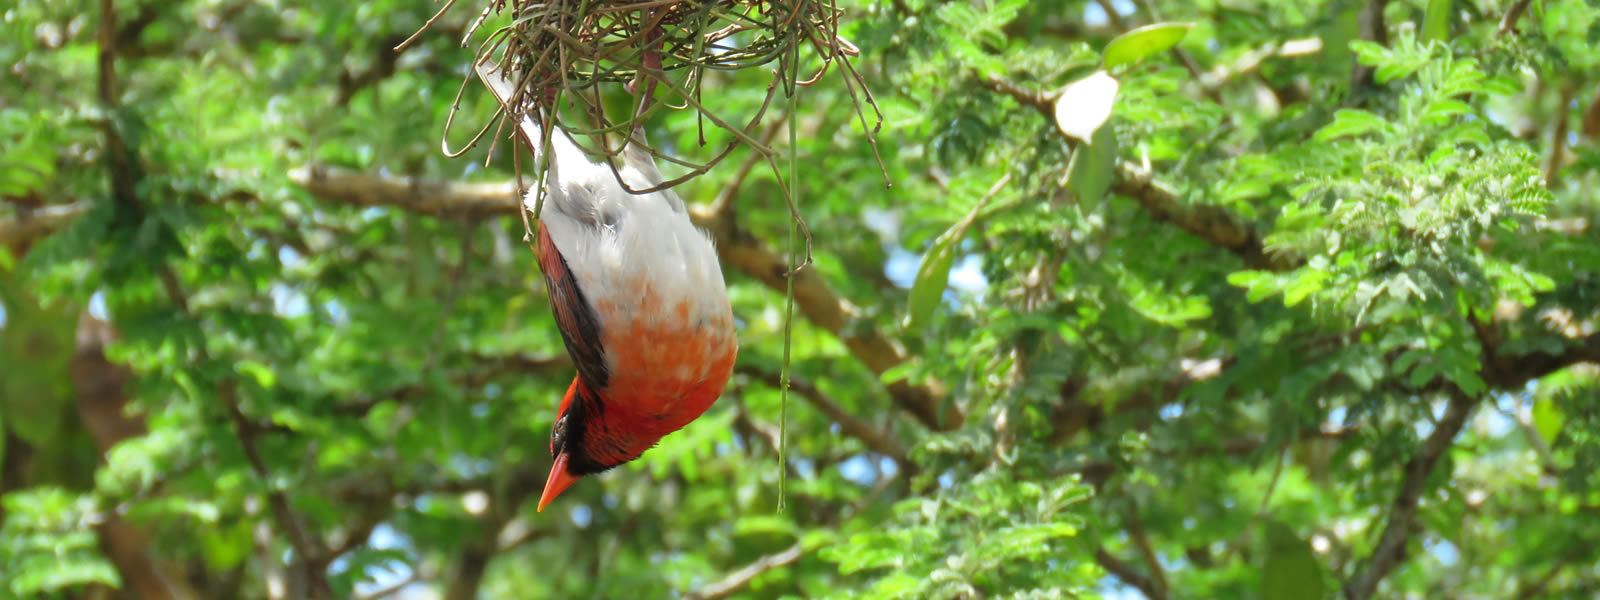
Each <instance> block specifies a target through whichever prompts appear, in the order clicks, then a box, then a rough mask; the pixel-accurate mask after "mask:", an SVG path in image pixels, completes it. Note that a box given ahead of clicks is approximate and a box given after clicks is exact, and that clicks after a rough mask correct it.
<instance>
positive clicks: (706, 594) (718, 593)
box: [684, 543, 802, 600]
mask: <svg viewBox="0 0 1600 600" xmlns="http://www.w3.org/2000/svg"><path fill="white" fill-rule="evenodd" d="M801 555H802V548H801V547H800V544H798V543H796V544H795V545H793V546H790V547H789V548H788V549H785V550H783V551H781V552H777V553H774V554H768V555H766V556H763V557H761V558H759V559H756V561H755V562H752V563H750V564H748V565H745V566H744V567H743V568H741V569H739V570H737V571H734V572H732V573H729V574H728V576H727V577H723V578H722V579H719V580H717V581H713V582H711V583H708V584H706V585H704V586H702V587H701V588H700V589H699V590H696V591H694V592H691V593H690V594H688V595H687V596H685V597H684V598H685V600H717V599H718V598H725V597H727V596H729V595H732V594H733V593H734V592H737V591H739V590H740V589H743V588H744V586H746V585H750V581H751V580H753V579H755V578H756V577H759V576H761V574H763V573H766V572H767V571H771V570H773V569H776V568H778V567H784V566H788V565H791V564H794V562H795V561H797V560H800V556H801Z"/></svg>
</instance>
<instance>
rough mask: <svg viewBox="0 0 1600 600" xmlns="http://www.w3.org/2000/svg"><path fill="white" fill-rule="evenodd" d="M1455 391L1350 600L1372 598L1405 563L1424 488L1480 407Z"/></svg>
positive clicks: (1408, 470)
mask: <svg viewBox="0 0 1600 600" xmlns="http://www.w3.org/2000/svg"><path fill="white" fill-rule="evenodd" d="M1453 391H1454V393H1453V394H1451V397H1450V401H1449V404H1448V405H1447V406H1446V408H1445V412H1444V418H1442V419H1440V420H1439V424H1438V425H1436V426H1435V427H1434V429H1433V433H1431V434H1428V438H1427V439H1426V440H1424V441H1423V442H1422V447H1420V448H1418V449H1417V453H1416V455H1415V456H1412V457H1411V460H1408V461H1406V465H1405V479H1404V480H1402V482H1401V484H1400V493H1399V494H1396V495H1395V499H1394V503H1393V505H1392V508H1391V510H1390V512H1389V520H1388V523H1387V524H1386V525H1385V526H1384V528H1383V535H1382V537H1380V538H1379V540H1378V546H1377V548H1375V549H1373V551H1372V556H1370V557H1368V558H1367V561H1366V564H1365V565H1362V566H1360V567H1358V568H1357V569H1356V572H1355V573H1354V574H1352V575H1351V576H1350V579H1349V581H1347V582H1346V583H1345V588H1344V596H1345V598H1347V599H1348V600H1367V599H1368V598H1371V597H1372V594H1373V593H1375V592H1376V591H1377V590H1378V582H1380V581H1382V580H1383V578H1384V577H1385V576H1387V575H1388V574H1389V572H1390V571H1392V570H1394V568H1395V566H1397V565H1399V564H1400V563H1401V562H1402V561H1404V560H1405V558H1406V542H1407V540H1408V539H1409V538H1410V537H1411V528H1412V526H1413V525H1414V524H1415V523H1416V520H1417V501H1418V500H1420V499H1421V498H1422V488H1423V486H1424V485H1426V484H1427V481H1428V476H1429V475H1430V474H1432V473H1433V467H1434V466H1435V465H1436V464H1438V462H1439V457H1441V456H1444V453H1445V452H1446V451H1448V450H1449V449H1450V445H1451V443H1453V442H1454V441H1455V438H1456V435H1457V434H1460V433H1461V429H1462V428H1463V427H1465V426H1466V424H1467V418H1468V417H1470V416H1472V409H1473V408H1474V407H1476V406H1477V405H1478V400H1477V398H1473V397H1469V396H1467V395H1466V394H1463V393H1461V392H1460V390H1453Z"/></svg>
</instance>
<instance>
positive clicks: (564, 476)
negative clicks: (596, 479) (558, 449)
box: [538, 452, 578, 512]
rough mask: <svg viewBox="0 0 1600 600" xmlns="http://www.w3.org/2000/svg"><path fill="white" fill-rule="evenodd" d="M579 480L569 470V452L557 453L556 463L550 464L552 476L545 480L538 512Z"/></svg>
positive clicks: (542, 510)
mask: <svg viewBox="0 0 1600 600" xmlns="http://www.w3.org/2000/svg"><path fill="white" fill-rule="evenodd" d="M577 480H578V478H577V477H573V476H572V474H571V473H568V472H567V453H565V452H562V453H561V454H558V455H556V463H555V464H553V465H550V476H549V477H547V478H545V480H544V493H543V494H540V495H539V511H538V512H544V506H545V505H546V504H549V503H550V501H551V500H555V499H556V496H560V495H561V492H562V491H565V490H566V489H567V486H570V485H572V483H573V482H575V481H577Z"/></svg>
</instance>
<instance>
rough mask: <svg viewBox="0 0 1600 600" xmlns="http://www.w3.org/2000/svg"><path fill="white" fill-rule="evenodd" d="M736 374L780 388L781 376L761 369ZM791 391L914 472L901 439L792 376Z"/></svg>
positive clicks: (747, 368) (741, 368) (745, 369)
mask: <svg viewBox="0 0 1600 600" xmlns="http://www.w3.org/2000/svg"><path fill="white" fill-rule="evenodd" d="M736 372H738V373H740V374H743V375H746V376H748V377H750V378H751V379H755V380H757V381H760V382H762V383H764V384H766V385H768V386H771V387H773V388H777V387H778V386H779V384H780V381H779V377H778V375H779V374H778V373H775V372H772V371H768V370H765V369H762V368H760V367H755V366H751V365H748V364H743V363H741V364H739V365H738V366H737V367H736ZM789 390H790V391H793V392H794V393H796V394H799V395H800V397H801V398H804V399H805V400H806V402H809V403H810V404H811V405H812V406H815V407H816V408H817V410H818V411H821V412H822V414H824V415H827V417H828V419H830V420H832V421H833V422H834V423H838V424H839V430H840V431H843V432H844V434H845V435H848V436H850V437H853V438H855V439H857V440H860V441H861V443H862V444H864V445H866V447H867V448H868V449H870V450H872V451H873V452H877V453H878V454H882V455H884V456H887V457H889V458H891V459H893V460H894V461H895V463H896V464H898V465H899V466H900V468H901V469H902V470H909V469H914V468H915V466H916V465H913V464H912V463H911V459H910V458H908V455H907V453H906V447H905V445H904V444H901V443H900V440H899V439H898V438H895V437H893V436H892V435H890V434H889V433H888V432H886V431H882V430H880V429H878V428H877V427H874V426H872V424H871V423H868V422H866V421H864V420H862V419H861V418H860V417H857V416H855V415H853V414H850V412H849V411H846V410H845V409H844V407H841V406H839V404H838V403H837V402H834V401H833V399H832V398H829V397H828V396H827V395H826V394H823V393H822V390H819V389H817V387H816V386H815V385H812V384H811V382H809V381H806V380H804V379H801V378H799V377H795V376H792V375H791V376H790V377H789Z"/></svg>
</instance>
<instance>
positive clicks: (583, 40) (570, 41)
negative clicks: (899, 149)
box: [397, 0, 888, 192]
mask: <svg viewBox="0 0 1600 600" xmlns="http://www.w3.org/2000/svg"><path fill="white" fill-rule="evenodd" d="M455 3H456V0H446V2H445V5H444V6H443V7H442V8H440V9H439V11H438V13H436V14H435V15H434V16H433V17H432V18H430V19H429V20H428V22H427V23H426V24H424V25H423V26H422V28H420V29H419V30H418V31H417V32H416V33H415V34H413V35H412V36H411V38H410V39H408V40H406V41H405V42H404V43H402V44H401V45H400V46H398V47H397V49H403V48H404V47H405V46H407V45H409V44H410V43H412V42H413V41H414V40H415V39H417V38H418V37H420V35H421V34H422V33H423V31H426V30H427V28H428V27H429V26H431V25H432V24H433V23H435V22H437V21H438V20H439V19H440V17H441V16H442V15H444V13H445V12H446V11H448V10H450V8H451V7H452V6H453V5H454V4H455ZM842 12H843V11H842V10H841V9H840V8H839V7H838V6H837V0H540V1H535V0H487V2H486V5H485V6H484V7H483V9H482V10H481V11H480V12H479V13H478V15H477V17H476V19H474V21H473V22H472V24H471V25H470V26H469V27H468V28H467V32H466V35H465V37H463V39H462V45H463V46H465V45H467V43H469V42H470V41H471V40H472V39H473V37H474V35H476V33H477V31H478V29H479V28H480V27H481V26H482V25H483V23H484V22H485V21H487V20H488V18H489V17H490V16H491V15H500V14H507V13H508V14H509V15H510V16H511V22H510V23H509V24H507V25H505V26H502V27H500V28H498V29H496V30H494V31H492V32H490V33H489V34H488V35H487V36H486V37H485V39H484V40H483V41H482V42H481V44H480V47H479V51H478V53H477V58H476V60H475V61H474V63H475V64H481V63H485V62H492V63H493V64H495V65H496V69H497V70H498V71H500V72H502V73H505V74H506V76H507V77H508V78H509V79H510V80H511V81H512V82H513V87H514V92H513V94H512V97H511V98H509V99H507V100H508V101H506V102H502V103H501V105H500V108H499V110H498V111H497V112H496V113H495V114H494V115H493V116H492V117H491V118H490V119H489V120H488V121H486V122H484V124H483V126H482V128H481V129H479V131H478V133H477V134H476V135H475V136H474V137H473V138H472V140H471V142H469V143H468V144H467V146H466V147H464V148H461V149H460V150H459V151H452V150H451V149H450V148H449V147H448V144H446V145H445V153H446V154H447V155H450V156H460V155H461V154H463V153H465V152H466V151H467V150H468V149H470V148H471V147H472V146H473V145H475V144H476V143H477V142H478V141H479V140H481V139H482V138H483V136H484V135H485V134H486V133H487V132H488V130H489V128H490V127H494V126H495V124H496V123H497V122H498V123H499V126H500V127H501V128H504V127H505V123H504V121H503V120H501V118H502V117H505V116H512V117H515V118H520V115H522V114H527V115H541V116H543V119H541V120H542V121H545V124H546V125H553V126H555V127H560V128H561V129H563V130H565V131H567V132H569V133H572V134H574V137H575V139H576V138H577V137H580V136H588V137H590V138H593V139H594V140H595V141H597V142H598V143H597V144H595V145H594V146H595V147H589V146H584V150H585V151H586V152H589V153H591V154H598V155H604V156H607V157H615V156H618V155H620V154H621V152H622V149H623V147H625V145H626V143H625V142H626V141H632V142H633V143H635V144H637V145H638V146H640V147H641V148H643V149H644V150H645V151H646V152H648V153H650V154H651V155H652V156H654V157H655V158H657V159H661V160H665V161H667V162H671V163H675V164H678V165H680V166H682V167H685V168H686V169H688V172H687V173H685V174H684V175H682V176H679V177H677V178H674V179H672V180H669V181H666V182H663V183H662V184H661V185H658V186H655V187H654V188H651V189H650V190H630V191H634V192H648V191H653V190H656V189H664V188H670V187H673V186H676V185H678V184H680V183H682V182H684V181H687V180H689V179H691V178H694V177H696V176H699V175H701V174H703V173H705V172H706V171H709V170H710V169H711V168H712V167H713V166H714V165H716V164H717V163H719V162H721V161H722V160H723V159H724V158H726V157H727V156H728V155H729V154H731V153H732V150H733V149H734V148H736V147H737V146H738V145H740V144H743V145H747V146H750V147H751V148H752V149H754V150H755V151H756V152H759V153H761V154H762V155H764V156H767V157H772V156H774V152H773V150H772V149H771V148H770V147H768V146H767V145H766V144H764V143H762V141H761V140H760V139H758V136H757V135H753V134H752V132H754V131H757V128H758V127H759V126H760V121H761V119H762V116H763V115H764V114H765V112H766V108H767V107H768V105H769V104H770V103H771V101H772V99H773V96H774V95H775V94H776V93H778V90H780V89H782V90H783V91H784V93H785V94H786V95H788V94H792V93H793V91H794V86H796V85H809V84H811V83H815V82H816V81H818V80H819V79H821V77H822V76H823V75H824V74H825V73H826V72H827V71H828V69H829V68H830V66H831V65H832V64H833V62H835V61H838V62H839V63H840V64H841V65H842V66H843V68H842V69H841V72H842V73H843V74H844V77H845V87H846V88H847V91H848V92H849V94H850V97H851V99H852V101H853V102H854V105H855V108H856V111H857V114H858V116H859V117H860V119H861V123H862V126H863V128H864V129H867V139H868V141H869V143H871V144H872V148H873V150H874V153H876V151H877V143H876V140H875V136H874V134H875V133H876V131H877V127H878V126H881V125H882V121H883V116H882V113H881V112H880V111H878V107H877V104H876V102H875V101H874V100H873V98H872V94H871V92H869V91H868V90H867V88H866V85H865V82H864V80H863V78H862V77H861V74H860V73H859V72H858V71H857V70H856V69H855V67H854V66H853V65H851V64H850V58H851V57H853V56H857V55H859V51H858V50H857V49H856V47H855V46H854V45H852V44H851V43H850V42H848V41H846V40H845V39H844V38H842V37H840V36H839V34H838V30H839V17H840V15H841V14H842ZM806 46H810V47H811V48H813V49H814V50H815V52H816V53H817V55H818V57H820V58H821V59H822V67H821V68H820V69H818V71H817V72H816V73H814V74H812V75H811V76H809V77H804V78H802V77H801V75H800V73H799V68H800V67H799V65H798V64H794V63H795V62H796V60H795V57H796V56H798V54H797V52H796V50H798V49H800V48H803V47H806ZM773 61H778V62H779V68H778V69H776V70H775V71H774V73H773V81H772V82H770V83H769V84H768V85H767V97H766V99H765V100H764V101H763V102H762V105H761V109H760V111H759V112H758V113H757V115H756V116H755V118H754V119H751V120H750V122H749V123H748V125H746V126H745V127H739V126H736V125H734V124H732V123H730V122H729V120H727V119H724V118H723V117H722V116H720V115H718V114H716V113H715V112H713V111H711V110H710V109H708V108H707V107H706V105H705V104H703V103H702V102H701V98H702V92H703V83H704V81H705V76H706V72H707V71H708V70H710V71H737V70H742V69H751V68H757V67H761V66H764V65H767V64H769V63H772V62H773ZM469 71H471V69H469ZM468 78H469V79H470V78H471V75H470V74H469V76H468ZM778 84H782V85H778ZM466 85H467V82H463V91H464V89H465V86H466ZM607 85H622V86H624V88H625V89H626V90H627V91H628V92H629V93H630V94H631V95H632V96H633V103H632V110H630V111H629V114H627V115H626V116H623V117H621V118H613V116H612V115H607V114H606V111H605V110H604V109H603V108H602V106H603V105H602V102H601V99H602V92H603V91H604V88H605V86H607ZM658 88H665V89H667V90H670V92H671V96H672V97H673V98H675V99H678V100H681V101H682V102H683V103H684V105H683V106H679V107H672V108H678V109H684V108H692V109H694V110H695V111H696V112H697V113H698V116H699V117H700V119H698V120H697V121H698V122H700V126H701V127H703V126H704V124H703V122H704V121H710V122H711V123H712V124H713V125H715V126H716V127H718V128H720V129H722V130H724V131H727V132H728V133H729V134H730V135H731V136H732V138H733V139H732V140H731V141H730V142H729V144H728V146H727V148H726V149H724V150H722V151H720V152H717V153H716V154H715V155H713V156H712V157H711V159H710V160H709V161H706V162H704V163H695V162H691V161H686V160H682V159H679V158H675V157H672V156H669V155H666V154H663V153H661V152H658V151H657V150H656V149H655V148H654V147H651V146H650V145H649V144H648V143H647V142H645V141H644V140H642V139H638V138H637V137H635V136H633V135H632V134H633V132H634V131H636V130H637V127H638V126H640V125H641V124H642V123H643V122H644V121H645V120H646V119H648V118H649V117H651V116H652V115H654V114H655V113H656V112H657V111H658V110H659V109H660V108H661V107H662V106H666V105H665V104H661V103H657V102H656V101H655V96H656V91H657V89H658ZM857 88H860V89H859V90H857ZM459 99H460V96H459V94H458V97H457V105H456V106H455V107H452V109H451V113H450V117H449V118H448V120H447V121H446V127H445V133H446V135H447V136H448V133H449V130H450V127H451V124H452V123H453V122H454V119H455V117H456V112H457V110H459ZM564 100H565V101H567V102H569V103H570V105H571V106H573V107H574V108H575V111H573V112H575V113H576V114H577V115H578V116H580V117H581V119H578V120H577V121H583V122H575V119H573V118H571V116H568V115H569V114H570V113H566V112H564V111H561V110H558V107H559V106H560V104H561V103H562V102H563V101H564ZM864 106H870V107H871V108H872V110H873V111H874V113H875V114H876V115H877V120H878V125H877V126H874V127H872V128H867V127H866V114H865V110H864ZM507 108H510V109H512V110H513V111H514V112H516V113H518V114H517V115H508V114H507V113H505V112H504V111H505V109H507ZM740 120H743V119H740ZM546 130H547V131H548V128H547V129H546ZM699 133H700V135H699V139H700V142H701V144H702V145H704V144H705V143H706V141H705V132H704V130H703V129H702V130H701V131H700V132H699ZM619 134H620V135H621V136H622V137H623V138H627V139H625V140H623V141H624V143H614V142H612V141H609V140H611V139H612V136H615V135H619ZM497 137H498V136H497ZM579 143H580V146H582V142H579ZM608 162H609V161H608ZM879 162H880V166H881V162H882V160H881V158H880V159H879ZM884 177H885V181H886V182H887V179H888V176H887V173H886V172H885V175H884Z"/></svg>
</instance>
